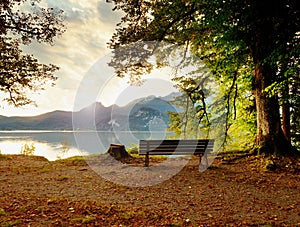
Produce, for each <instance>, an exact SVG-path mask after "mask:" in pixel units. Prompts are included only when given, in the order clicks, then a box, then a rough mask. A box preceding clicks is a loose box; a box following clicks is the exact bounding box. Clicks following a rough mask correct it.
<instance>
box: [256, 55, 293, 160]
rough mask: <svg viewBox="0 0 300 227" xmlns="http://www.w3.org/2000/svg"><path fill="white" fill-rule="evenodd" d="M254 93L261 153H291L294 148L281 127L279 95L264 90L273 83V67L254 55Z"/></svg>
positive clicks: (257, 140) (259, 150) (258, 143)
mask: <svg viewBox="0 0 300 227" xmlns="http://www.w3.org/2000/svg"><path fill="white" fill-rule="evenodd" d="M253 59H254V65H255V72H254V73H255V76H254V86H253V88H254V90H253V91H254V95H255V99H256V110H257V138H256V145H257V146H258V152H259V153H268V154H280V155H291V154H292V153H293V152H294V148H293V147H292V145H291V142H290V141H289V140H288V139H287V138H286V137H285V135H284V133H283V130H282V128H281V118H280V105H279V101H278V97H277V96H273V97H269V96H268V94H267V93H266V92H265V91H264V90H265V88H267V87H268V86H269V85H271V83H272V76H273V75H274V76H275V73H274V74H273V73H272V71H273V70H272V69H271V67H269V66H268V64H262V63H261V62H262V61H261V60H259V56H258V55H254V58H253Z"/></svg>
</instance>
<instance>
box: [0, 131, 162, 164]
mask: <svg viewBox="0 0 300 227" xmlns="http://www.w3.org/2000/svg"><path fill="white" fill-rule="evenodd" d="M166 136H167V133H166V132H100V131H97V132H96V131H86V132H82V131H0V151H1V154H20V153H21V150H22V149H24V147H25V146H27V147H34V154H35V155H39V156H44V157H46V158H47V159H48V160H50V161H53V160H56V159H59V158H67V157H71V156H75V155H88V154H97V153H104V152H106V150H107V148H108V147H109V145H110V144H111V143H118V144H124V145H125V146H126V147H130V146H133V145H134V144H138V143H139V140H141V139H164V138H166Z"/></svg>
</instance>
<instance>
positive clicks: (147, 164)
mask: <svg viewBox="0 0 300 227" xmlns="http://www.w3.org/2000/svg"><path fill="white" fill-rule="evenodd" d="M145 166H146V167H149V153H148V152H147V154H146V157H145Z"/></svg>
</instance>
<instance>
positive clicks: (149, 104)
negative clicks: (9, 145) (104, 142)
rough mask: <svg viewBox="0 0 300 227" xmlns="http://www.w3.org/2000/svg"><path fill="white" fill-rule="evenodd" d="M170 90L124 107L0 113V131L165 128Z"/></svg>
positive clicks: (171, 108) (95, 105)
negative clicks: (35, 113) (12, 114)
mask: <svg viewBox="0 0 300 227" xmlns="http://www.w3.org/2000/svg"><path fill="white" fill-rule="evenodd" d="M174 96H176V93H175V94H174V93H172V94H170V95H168V96H165V97H155V96H148V97H146V98H141V99H137V100H134V101H132V102H130V103H128V104H127V105H125V106H122V107H121V106H117V105H111V106H108V107H105V106H103V105H102V104H101V103H93V104H92V105H90V106H87V107H85V108H83V109H81V110H80V111H77V112H71V111H59V110H57V111H53V112H49V113H45V114H41V115H38V116H32V117H6V116H0V130H73V129H76V130H99V131H113V130H118V131H147V130H149V128H150V129H151V130H163V128H166V127H168V126H167V125H168V121H169V116H168V111H176V109H175V108H174V107H173V106H172V105H171V104H169V101H170V100H172V97H174Z"/></svg>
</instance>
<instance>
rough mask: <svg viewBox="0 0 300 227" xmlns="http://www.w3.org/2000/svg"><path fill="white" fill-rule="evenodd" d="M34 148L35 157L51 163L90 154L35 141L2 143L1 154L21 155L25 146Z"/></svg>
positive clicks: (72, 148) (63, 146) (0, 143)
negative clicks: (41, 157)
mask: <svg viewBox="0 0 300 227" xmlns="http://www.w3.org/2000/svg"><path fill="white" fill-rule="evenodd" d="M26 144H27V145H29V146H33V147H34V155H38V156H44V157H45V158H47V159H48V160H49V161H54V160H57V159H62V158H68V157H72V156H77V155H88V152H86V151H82V150H79V149H77V148H76V147H71V146H68V147H66V145H64V144H61V145H56V146H53V145H51V144H49V143H43V142H39V141H33V140H5V141H2V142H0V150H1V154H20V153H21V151H22V149H24V146H25V145H26Z"/></svg>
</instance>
